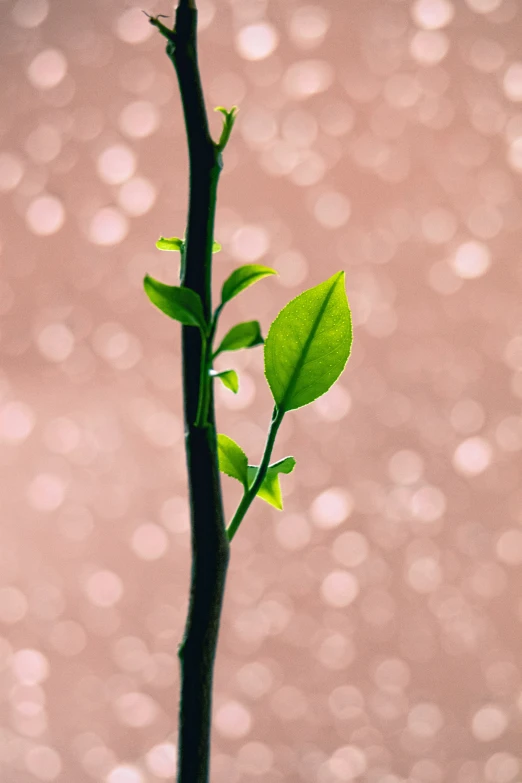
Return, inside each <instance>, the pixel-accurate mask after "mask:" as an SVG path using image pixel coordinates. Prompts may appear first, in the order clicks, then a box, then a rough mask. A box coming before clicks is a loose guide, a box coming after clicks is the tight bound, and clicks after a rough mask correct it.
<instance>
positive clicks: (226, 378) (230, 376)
mask: <svg viewBox="0 0 522 783" xmlns="http://www.w3.org/2000/svg"><path fill="white" fill-rule="evenodd" d="M210 374H211V375H212V377H213V378H219V380H220V381H221V383H222V384H223V386H226V387H227V389H230V391H233V392H234V394H237V393H238V391H239V378H238V377H237V372H236V371H235V370H221V372H216V370H210Z"/></svg>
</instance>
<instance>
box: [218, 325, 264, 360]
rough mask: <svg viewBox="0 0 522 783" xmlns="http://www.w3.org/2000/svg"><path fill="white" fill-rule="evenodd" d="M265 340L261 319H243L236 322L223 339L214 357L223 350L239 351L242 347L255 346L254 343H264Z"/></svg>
mask: <svg viewBox="0 0 522 783" xmlns="http://www.w3.org/2000/svg"><path fill="white" fill-rule="evenodd" d="M263 342H264V340H263V337H262V335H261V326H260V324H259V321H243V323H240V324H236V325H235V326H233V327H232V329H230V331H229V332H227V333H226V335H225V336H224V337H223V339H222V340H221V342H220V344H219V346H218V348H217V349H216V350H215V351H214V357H216V356H217V355H218V354H219V353H222V352H223V351H238V350H239V349H240V348H253V347H254V345H262V344H263Z"/></svg>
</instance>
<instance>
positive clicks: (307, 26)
mask: <svg viewBox="0 0 522 783" xmlns="http://www.w3.org/2000/svg"><path fill="white" fill-rule="evenodd" d="M329 26H330V13H329V11H328V10H327V9H326V8H325V7H324V6H321V5H303V6H301V7H300V8H297V9H296V10H295V11H294V12H293V14H292V17H291V19H290V28H289V33H290V38H291V39H292V41H293V42H294V43H295V44H296V45H297V46H299V47H300V48H302V49H312V48H313V47H314V46H318V45H319V44H320V43H321V41H322V40H323V39H324V36H325V35H326V33H327V31H328V28H329Z"/></svg>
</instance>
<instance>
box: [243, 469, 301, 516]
mask: <svg viewBox="0 0 522 783" xmlns="http://www.w3.org/2000/svg"><path fill="white" fill-rule="evenodd" d="M294 467H295V459H294V457H285V458H284V459H281V460H279V462H274V463H272V465H269V466H268V470H267V472H266V476H265V478H264V479H263V483H262V484H261V486H260V487H259V489H258V490H257V494H258V496H259V497H260V498H262V499H263V500H266V502H267V503H270V505H271V506H274V507H275V508H277V509H279V511H282V509H283V498H282V495H281V486H280V484H279V474H280V473H291V472H292V471H293V469H294ZM256 473H257V466H256V465H249V466H248V484H249V486H251V485H252V484H253V483H254V479H255V477H256Z"/></svg>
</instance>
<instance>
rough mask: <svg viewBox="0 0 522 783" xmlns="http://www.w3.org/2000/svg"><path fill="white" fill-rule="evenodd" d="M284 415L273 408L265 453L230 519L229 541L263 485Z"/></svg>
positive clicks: (275, 407)
mask: <svg viewBox="0 0 522 783" xmlns="http://www.w3.org/2000/svg"><path fill="white" fill-rule="evenodd" d="M284 415H285V414H284V411H279V410H278V409H277V405H276V406H274V411H273V413H272V421H271V422H270V429H269V430H268V437H267V439H266V444H265V451H264V454H263V458H262V460H261V464H260V465H259V467H258V469H257V473H256V475H255V478H254V481H253V483H252V484H251V485H250V487H249V489H248V490H246V491H245V493H244V495H243V497H242V499H241V502H240V504H239V506H238V507H237V509H236V513H235V514H234V516H233V517H232V521H231V522H230V525H229V526H228V527H227V537H228V540H229V541H232V539H233V538H234V536H235V534H236V532H237V529H238V527H239V525H240V524H241V522H242V521H243V517H244V516H245V514H246V512H247V511H248V509H249V507H250V504H251V503H252V501H253V500H254V498H255V496H256V495H257V492H258V490H259V488H260V486H261V484H262V483H263V480H264V478H265V476H266V472H267V470H268V466H269V464H270V457H271V456H272V449H273V448H274V443H275V439H276V435H277V431H278V429H279V427H280V425H281V422H282V421H283V416H284Z"/></svg>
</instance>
